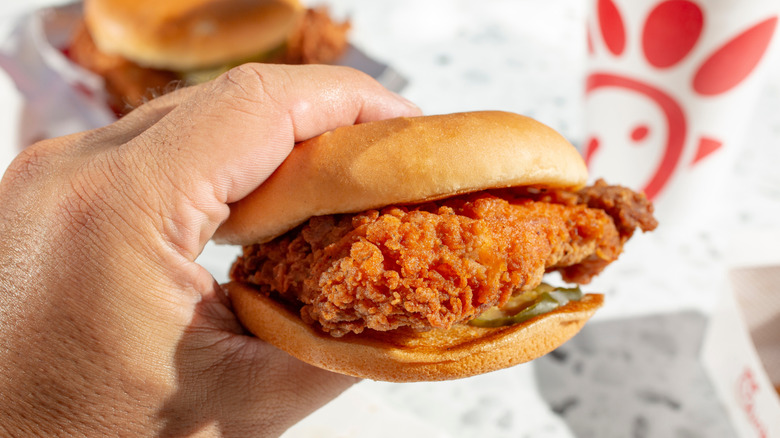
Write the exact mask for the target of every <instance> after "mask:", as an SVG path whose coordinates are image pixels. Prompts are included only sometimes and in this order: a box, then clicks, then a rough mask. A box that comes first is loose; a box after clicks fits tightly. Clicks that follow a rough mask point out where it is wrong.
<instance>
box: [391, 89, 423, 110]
mask: <svg viewBox="0 0 780 438" xmlns="http://www.w3.org/2000/svg"><path fill="white" fill-rule="evenodd" d="M393 94H394V95H395V98H396V99H398V101H399V102H401V103H403V104H404V105H406V107H407V108H410V109H412V110H415V111H416V112H417V113H420V114H422V110H421V109H420V107H419V106H417V105H416V104H415V103H414V102H412V101H411V100H409V99H407V98H405V97H403V96H401V95H400V94H398V93H396V92H393Z"/></svg>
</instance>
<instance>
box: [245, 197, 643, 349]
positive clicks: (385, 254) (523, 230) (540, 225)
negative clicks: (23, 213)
mask: <svg viewBox="0 0 780 438" xmlns="http://www.w3.org/2000/svg"><path fill="white" fill-rule="evenodd" d="M621 199H623V200H624V201H625V202H620V200H621ZM636 227H639V228H641V229H643V230H651V229H653V228H655V220H654V219H653V218H652V206H651V204H650V203H649V202H647V200H646V199H645V198H644V197H643V196H641V195H637V194H635V193H633V192H631V191H630V190H628V189H624V188H618V187H610V186H606V185H605V184H603V183H598V184H597V185H596V186H593V187H590V188H586V189H583V190H582V191H580V192H576V193H575V192H566V191H562V190H551V191H546V190H526V189H518V190H512V189H504V190H495V191H482V192H478V193H474V194H468V195H461V196H456V197H454V198H448V199H445V200H440V201H435V202H428V203H425V204H421V205H413V206H392V207H387V208H384V209H382V210H370V211H366V212H362V213H358V214H351V215H347V214H342V215H331V216H320V217H314V218H311V219H310V220H309V221H308V222H306V223H305V224H303V225H301V226H300V227H298V228H297V229H295V230H292V231H290V232H288V233H287V234H285V235H283V236H280V237H278V238H277V239H275V240H273V241H271V242H268V243H265V244H258V245H250V246H246V247H244V253H243V256H242V257H240V258H239V259H238V260H237V261H236V263H235V264H234V266H233V269H232V270H231V277H232V278H233V279H234V280H236V281H239V282H242V283H249V284H254V285H256V286H257V287H258V288H259V289H260V290H262V291H264V292H266V293H271V292H274V293H279V294H280V295H281V296H282V297H283V298H286V299H287V300H288V301H289V302H298V303H299V305H301V306H302V307H301V310H300V312H301V316H302V318H303V320H304V321H306V322H308V323H316V324H318V325H320V326H321V327H322V329H323V330H325V331H327V332H329V333H330V334H331V335H333V336H341V335H344V334H346V333H348V332H355V333H360V332H361V331H363V330H364V329H367V328H368V329H373V330H392V329H396V328H399V327H404V326H406V327H410V328H412V329H415V330H426V329H430V328H445V329H446V328H449V327H451V326H452V325H453V324H457V323H461V322H465V321H468V320H470V319H473V318H475V317H476V316H478V315H479V314H480V313H482V312H483V311H485V310H486V309H488V308H490V307H493V306H496V305H499V306H500V305H502V304H503V303H505V302H506V301H507V300H508V299H509V298H510V297H511V296H512V294H513V293H516V292H517V291H526V290H531V289H533V288H535V287H536V286H537V285H539V283H541V281H542V276H543V275H544V273H545V272H549V271H554V270H560V271H561V272H562V274H563V276H564V277H565V278H566V279H567V280H568V281H574V282H580V283H586V282H588V281H590V278H591V277H592V276H593V275H595V274H597V273H598V272H599V271H601V269H603V268H604V267H605V266H606V265H607V264H609V263H610V262H612V261H614V260H615V259H616V258H617V257H618V255H619V254H620V252H621V250H622V247H623V244H624V243H625V241H626V240H627V239H628V238H629V237H630V236H631V234H632V233H633V231H634V229H635V228H636Z"/></svg>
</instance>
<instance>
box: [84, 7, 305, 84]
mask: <svg viewBox="0 0 780 438" xmlns="http://www.w3.org/2000/svg"><path fill="white" fill-rule="evenodd" d="M303 12H304V8H303V6H301V4H300V3H299V2H298V0H254V1H248V0H85V2H84V20H85V22H86V24H87V28H88V29H89V32H90V34H91V35H92V37H93V39H94V40H95V44H96V45H97V46H98V48H99V49H100V50H101V51H103V52H105V53H111V54H117V55H121V56H123V57H124V58H127V59H129V60H131V61H134V62H136V63H138V64H141V65H143V66H146V67H154V68H159V69H166V70H179V71H184V70H194V69H200V68H209V67H214V66H217V65H220V64H224V63H228V62H231V61H235V60H237V59H238V60H240V59H247V58H251V57H254V56H257V55H258V54H261V53H263V52H265V51H268V50H271V49H273V48H275V47H277V46H278V45H279V44H281V43H282V42H284V41H285V39H286V38H287V35H288V34H289V33H290V32H291V31H292V30H293V29H294V27H295V24H296V22H297V20H298V19H299V17H300V15H301V14H302V13H303Z"/></svg>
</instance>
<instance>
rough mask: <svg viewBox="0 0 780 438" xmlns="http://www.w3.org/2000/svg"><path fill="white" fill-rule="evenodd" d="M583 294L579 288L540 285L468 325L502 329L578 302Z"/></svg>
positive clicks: (485, 313)
mask: <svg viewBox="0 0 780 438" xmlns="http://www.w3.org/2000/svg"><path fill="white" fill-rule="evenodd" d="M582 297H583V293H582V290H580V288H579V286H575V287H571V288H564V287H553V286H550V285H549V284H546V283H542V284H540V285H539V286H537V287H536V288H535V289H534V290H532V291H528V292H524V293H521V294H517V295H515V296H513V297H512V298H510V299H509V301H507V303H506V304H505V305H504V306H503V307H501V308H498V307H493V308H490V309H488V310H487V311H485V312H484V313H483V314H482V315H480V316H478V317H477V318H474V319H472V320H471V321H469V322H468V323H469V324H470V325H473V326H475V327H504V326H507V325H512V324H517V323H521V322H524V321H528V320H529V319H531V318H533V317H535V316H539V315H543V314H545V313H548V312H552V311H553V310H555V309H557V308H559V307H562V306H565V305H566V304H567V303H568V302H569V301H579V300H580V299H582Z"/></svg>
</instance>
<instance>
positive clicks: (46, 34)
mask: <svg viewBox="0 0 780 438" xmlns="http://www.w3.org/2000/svg"><path fill="white" fill-rule="evenodd" d="M80 19H81V4H80V3H75V4H70V5H66V6H62V7H57V8H48V9H43V10H39V11H36V12H34V13H33V14H31V15H29V16H26V17H24V18H23V19H22V20H20V22H19V23H18V25H17V26H16V28H15V30H14V32H13V34H12V35H11V37H10V41H9V43H8V44H5V46H3V48H2V50H0V68H2V69H4V70H5V71H6V72H7V73H8V75H9V76H10V77H11V79H12V80H13V81H14V83H15V84H16V87H17V88H18V90H19V91H20V93H21V94H22V97H23V100H24V107H23V110H22V116H21V121H20V126H19V132H18V135H17V141H16V143H17V150H16V151H15V152H16V153H18V152H19V151H20V150H21V148H23V147H25V146H27V145H29V144H32V143H34V142H35V141H38V140H41V139H45V138H51V137H57V136H62V135H66V134H71V133H74V132H79V131H83V130H87V129H93V128H97V127H100V126H104V125H106V124H109V123H111V122H113V121H114V120H115V116H114V114H113V112H112V111H111V110H110V109H109V108H108V107H107V105H106V96H105V93H104V91H103V80H102V78H100V77H99V76H96V75H94V74H92V73H91V72H89V71H87V70H85V69H83V68H81V67H80V66H78V65H76V64H74V63H72V62H71V61H70V60H69V59H68V58H67V56H65V55H64V54H63V49H64V48H66V47H67V45H68V42H69V40H70V38H71V35H72V34H73V31H74V29H75V26H76V25H77V24H78V22H79V20H80ZM338 64H340V65H346V66H350V67H353V68H356V69H358V70H362V71H364V72H366V73H367V74H369V75H371V76H372V77H374V78H375V79H377V80H378V81H379V82H380V83H381V84H382V85H384V86H385V87H387V88H389V89H391V90H393V91H396V92H397V91H400V90H401V89H403V88H404V87H405V86H406V79H405V78H404V77H403V76H401V75H400V74H398V73H397V72H396V71H395V70H393V69H392V68H390V67H388V66H387V65H385V64H383V63H380V62H378V61H376V60H374V59H372V58H371V57H370V56H368V55H366V54H365V53H363V52H362V51H360V50H359V49H358V48H356V47H354V46H352V45H350V46H349V47H348V49H347V52H346V53H345V54H344V56H343V57H342V59H341V60H340V61H339V62H338ZM4 155H5V154H4ZM13 155H15V153H13ZM3 164H7V163H3ZM4 168H5V167H3V169H4Z"/></svg>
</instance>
